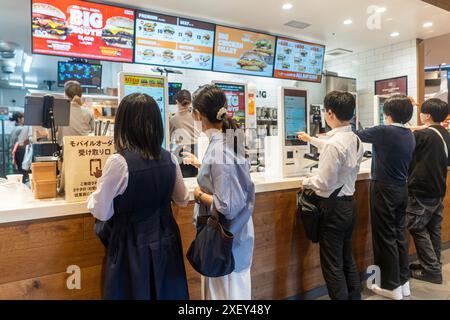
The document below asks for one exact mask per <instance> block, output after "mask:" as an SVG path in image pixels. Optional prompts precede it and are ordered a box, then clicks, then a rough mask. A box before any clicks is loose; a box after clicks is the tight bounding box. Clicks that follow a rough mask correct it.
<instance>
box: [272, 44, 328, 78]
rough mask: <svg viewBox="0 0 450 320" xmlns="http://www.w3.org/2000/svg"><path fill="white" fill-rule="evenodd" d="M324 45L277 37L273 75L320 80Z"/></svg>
mask: <svg viewBox="0 0 450 320" xmlns="http://www.w3.org/2000/svg"><path fill="white" fill-rule="evenodd" d="M324 57H325V46H322V45H318V44H312V43H307V42H303V41H298V40H292V39H286V38H278V41H277V56H276V62H275V71H274V76H275V77H276V78H282V79H292V80H298V81H312V82H320V81H321V80H322V68H323V62H324Z"/></svg>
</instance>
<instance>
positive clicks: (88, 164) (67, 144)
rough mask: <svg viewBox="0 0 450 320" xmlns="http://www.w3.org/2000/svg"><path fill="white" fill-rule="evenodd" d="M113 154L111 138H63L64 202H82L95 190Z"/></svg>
mask: <svg viewBox="0 0 450 320" xmlns="http://www.w3.org/2000/svg"><path fill="white" fill-rule="evenodd" d="M114 152H115V151H114V141H113V138H112V137H103V136H101V137H100V136H97V137H64V177H65V179H64V180H65V182H64V184H65V185H64V189H65V191H66V201H69V202H72V201H84V200H86V199H87V197H88V196H89V195H90V194H91V193H92V192H94V191H95V190H96V188H97V179H98V178H100V177H101V175H102V170H103V168H104V166H105V164H106V160H107V159H108V157H109V156H110V155H112V154H113V153H114Z"/></svg>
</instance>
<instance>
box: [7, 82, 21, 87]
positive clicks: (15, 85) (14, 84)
mask: <svg viewBox="0 0 450 320" xmlns="http://www.w3.org/2000/svg"><path fill="white" fill-rule="evenodd" d="M9 85H10V86H11V87H22V86H23V83H22V82H10V83H9Z"/></svg>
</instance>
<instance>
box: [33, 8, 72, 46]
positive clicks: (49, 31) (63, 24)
mask: <svg viewBox="0 0 450 320" xmlns="http://www.w3.org/2000/svg"><path fill="white" fill-rule="evenodd" d="M31 24H32V28H33V37H39V38H47V39H59V40H65V39H66V37H67V36H68V35H69V31H70V30H69V28H68V27H67V21H66V15H65V14H64V12H62V11H61V10H59V9H58V8H56V7H54V6H52V5H50V4H46V3H34V4H33V9H32V22H31Z"/></svg>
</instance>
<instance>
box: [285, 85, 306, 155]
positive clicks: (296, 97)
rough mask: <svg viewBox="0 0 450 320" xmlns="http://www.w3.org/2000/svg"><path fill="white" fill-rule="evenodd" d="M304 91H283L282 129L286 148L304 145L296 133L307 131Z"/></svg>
mask: <svg viewBox="0 0 450 320" xmlns="http://www.w3.org/2000/svg"><path fill="white" fill-rule="evenodd" d="M306 106H307V105H306V91H301V90H284V129H285V144H286V146H299V145H306V143H305V142H303V141H300V140H299V139H298V138H297V134H296V132H299V131H305V132H306V131H307V122H306V121H307V111H306Z"/></svg>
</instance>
